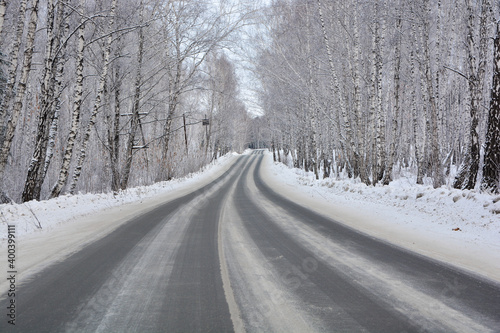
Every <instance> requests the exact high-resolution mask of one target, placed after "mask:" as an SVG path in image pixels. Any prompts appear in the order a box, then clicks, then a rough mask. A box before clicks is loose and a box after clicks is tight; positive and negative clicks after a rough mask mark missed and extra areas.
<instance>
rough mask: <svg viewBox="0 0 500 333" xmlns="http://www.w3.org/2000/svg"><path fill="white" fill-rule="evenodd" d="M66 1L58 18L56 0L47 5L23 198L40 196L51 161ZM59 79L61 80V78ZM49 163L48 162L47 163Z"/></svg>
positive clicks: (59, 84)
mask: <svg viewBox="0 0 500 333" xmlns="http://www.w3.org/2000/svg"><path fill="white" fill-rule="evenodd" d="M64 10H65V3H64V1H59V2H58V8H57V20H56V19H55V15H56V8H55V4H54V1H53V0H49V2H48V6H47V45H46V51H45V68H44V74H43V82H42V87H41V98H40V99H41V101H42V106H41V110H40V116H39V122H38V130H37V134H36V139H35V149H34V152H33V156H32V158H31V162H30V165H29V167H28V174H27V176H26V182H25V186H24V190H23V193H22V200H23V202H25V201H30V200H33V199H36V200H40V193H41V188H42V184H43V181H44V179H45V174H46V170H47V168H48V164H49V163H50V158H49V156H50V154H49V155H48V154H47V151H48V148H49V140H50V136H52V137H55V131H57V117H56V112H57V108H58V107H59V94H60V92H61V82H60V79H61V76H62V72H63V71H64V64H63V61H62V59H61V57H62V56H61V55H60V54H58V55H56V54H55V53H56V51H57V49H58V48H59V46H60V39H61V34H62V32H63V29H64V28H63V23H64V22H63V18H64V16H65V13H64ZM58 80H59V82H58ZM46 164H47V166H46Z"/></svg>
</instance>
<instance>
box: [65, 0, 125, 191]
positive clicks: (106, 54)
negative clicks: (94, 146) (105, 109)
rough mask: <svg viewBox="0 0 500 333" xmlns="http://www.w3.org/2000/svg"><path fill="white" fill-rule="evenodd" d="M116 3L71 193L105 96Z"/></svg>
mask: <svg viewBox="0 0 500 333" xmlns="http://www.w3.org/2000/svg"><path fill="white" fill-rule="evenodd" d="M116 4H117V0H113V2H112V3H111V12H110V18H109V22H108V37H107V40H106V46H105V49H104V66H103V69H102V72H101V75H100V77H99V88H98V90H97V95H96V99H95V102H94V107H93V110H92V114H91V116H90V121H89V123H88V125H87V130H86V131H85V134H84V137H83V142H82V148H81V150H80V155H79V157H78V161H77V164H76V167H75V170H74V172H73V179H72V182H71V185H70V193H71V194H74V193H75V190H76V186H77V185H78V180H79V179H80V175H81V173H82V168H83V163H84V162H85V158H86V156H87V146H88V143H89V140H90V134H91V133H92V128H93V127H94V124H95V121H96V118H97V112H98V111H99V108H100V107H101V103H102V98H103V95H104V91H105V87H106V79H107V76H108V68H109V60H110V54H111V43H112V41H113V34H112V33H111V32H112V31H113V26H114V21H115V12H116Z"/></svg>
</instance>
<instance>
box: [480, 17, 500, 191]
mask: <svg viewBox="0 0 500 333" xmlns="http://www.w3.org/2000/svg"><path fill="white" fill-rule="evenodd" d="M493 44H494V49H493V65H494V66H493V86H492V89H491V100H490V109H489V112H488V127H487V132H486V143H485V147H484V166H483V180H482V186H483V188H484V189H487V190H489V191H491V192H493V193H498V192H499V190H500V20H499V21H497V22H496V33H495V39H494V43H493Z"/></svg>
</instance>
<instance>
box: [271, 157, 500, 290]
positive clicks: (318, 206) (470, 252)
mask: <svg viewBox="0 0 500 333" xmlns="http://www.w3.org/2000/svg"><path fill="white" fill-rule="evenodd" d="M265 164H266V165H267V168H265V170H267V173H266V174H265V179H266V180H267V181H268V182H272V183H274V188H276V189H278V191H279V192H281V193H282V194H284V195H287V196H288V197H291V198H294V199H295V200H296V201H298V202H300V203H302V204H304V205H307V206H309V207H310V208H313V209H315V210H317V211H318V212H320V213H322V214H324V215H329V216H330V217H332V218H335V219H336V220H338V221H340V222H343V223H344V224H347V225H349V226H352V227H353V228H355V229H358V230H361V231H363V232H365V233H368V234H370V235H373V236H375V237H378V238H382V239H384V240H387V241H388V242H390V243H393V244H396V245H399V246H402V247H405V248H407V249H410V250H412V251H416V252H419V253H421V254H423V255H426V256H429V257H432V258H435V259H438V260H441V261H444V262H447V263H450V264H452V265H455V266H459V267H462V268H464V269H467V270H470V271H473V272H475V273H478V274H480V275H482V276H484V277H487V278H490V279H493V280H496V281H500V195H496V196H494V195H491V194H485V193H478V192H476V191H469V190H464V191H462V190H456V189H453V188H450V187H447V186H443V187H441V188H438V189H434V188H432V186H430V185H428V186H427V185H416V184H415V178H414V176H412V175H408V177H400V178H398V179H396V180H395V181H393V182H391V183H390V185H388V186H382V185H380V186H366V185H365V184H363V183H361V182H360V181H359V180H353V179H346V178H345V177H339V178H340V179H332V178H327V179H320V180H316V179H315V177H314V174H313V173H312V172H308V173H306V172H304V171H303V170H300V169H294V168H290V167H288V166H285V165H284V164H281V163H273V161H272V155H271V154H268V156H267V158H266V160H265Z"/></svg>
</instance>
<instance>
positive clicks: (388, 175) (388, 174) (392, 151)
mask: <svg viewBox="0 0 500 333" xmlns="http://www.w3.org/2000/svg"><path fill="white" fill-rule="evenodd" d="M401 15H402V10H401V1H398V3H397V4H396V44H395V46H394V47H395V49H394V108H393V114H392V126H391V132H392V135H391V142H390V144H389V154H388V155H389V156H388V158H389V159H388V160H387V168H386V170H385V176H384V180H383V183H384V185H389V183H390V182H391V181H392V170H393V168H394V163H395V160H396V146H397V141H398V139H399V136H398V121H399V113H400V105H399V103H400V101H399V90H400V70H401V34H402V28H403V19H402V16H401Z"/></svg>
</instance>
